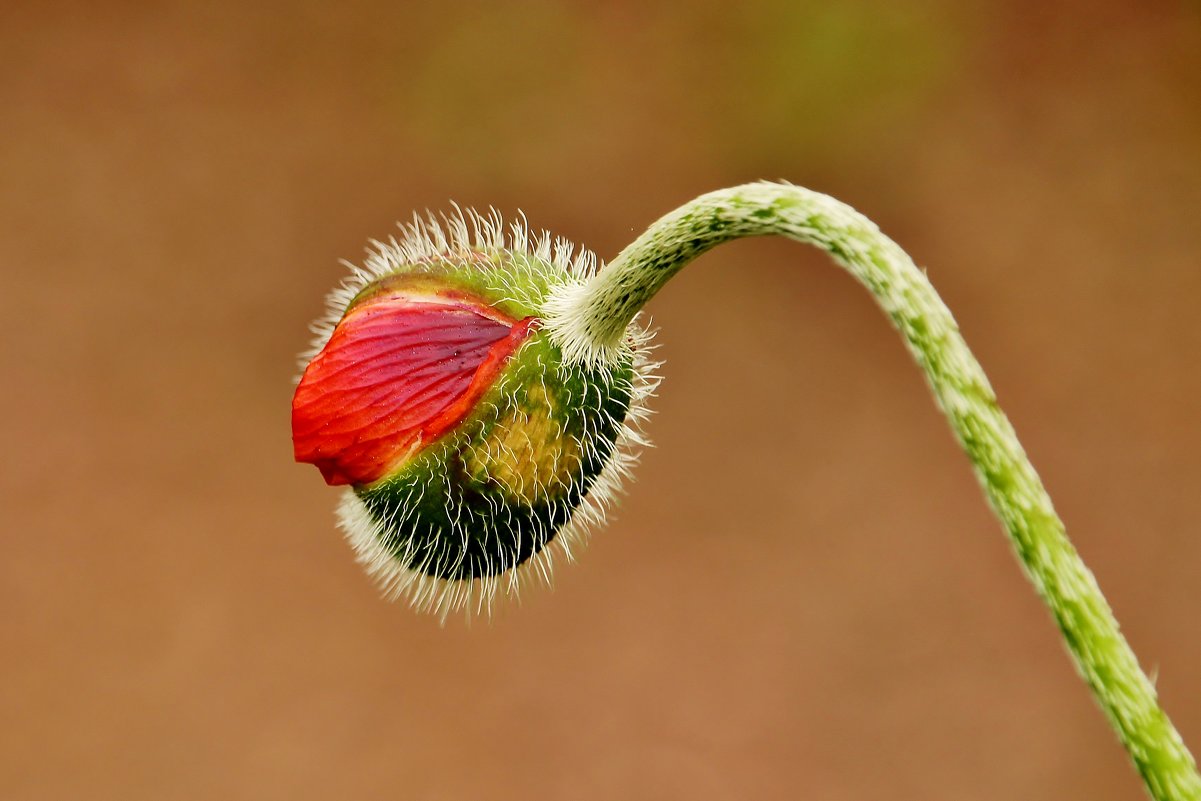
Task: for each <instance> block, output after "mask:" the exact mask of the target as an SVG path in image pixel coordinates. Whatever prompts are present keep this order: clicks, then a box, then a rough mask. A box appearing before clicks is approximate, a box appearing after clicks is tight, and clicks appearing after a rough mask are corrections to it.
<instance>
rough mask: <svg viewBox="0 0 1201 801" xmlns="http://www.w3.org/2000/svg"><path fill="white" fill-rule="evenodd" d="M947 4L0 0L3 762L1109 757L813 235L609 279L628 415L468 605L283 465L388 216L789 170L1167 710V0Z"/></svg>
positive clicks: (1185, 188) (315, 765)
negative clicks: (928, 354)
mask: <svg viewBox="0 0 1201 801" xmlns="http://www.w3.org/2000/svg"><path fill="white" fill-rule="evenodd" d="M969 5H970V8H968V7H964V6H963V4H959V3H953V2H950V0H917V1H916V2H905V3H896V2H888V0H851V1H850V2H832V3H829V2H828V3H817V2H809V0H802V1H801V2H797V0H754V1H752V2H746V3H729V2H724V1H723V2H718V1H717V0H705V2H682V1H681V2H676V3H649V4H645V3H638V2H612V3H604V2H595V0H594V1H593V2H576V3H569V2H562V3H542V2H519V3H512V4H492V3H485V2H471V1H469V0H460V2H456V3H453V4H450V3H447V4H409V3H404V2H399V3H397V2H393V3H385V2H371V1H369V0H365V1H364V2H348V3H342V4H321V3H315V2H301V3H295V4H277V3H262V4H254V3H240V2H233V0H219V1H218V2H213V3H195V4H159V5H156V6H154V7H151V6H150V5H149V4H146V5H141V4H132V3H130V4H122V3H111V2H96V3H78V4H58V3H41V4H21V3H16V4H13V3H6V4H5V5H4V8H3V11H0V101H2V109H0V186H2V189H0V264H2V269H3V281H2V283H0V293H2V297H3V300H4V311H3V314H2V315H0V335H2V337H3V345H2V346H0V359H2V364H0V367H2V373H3V376H4V378H3V384H4V389H3V391H2V392H0V437H2V442H3V445H4V449H5V457H4V459H3V461H2V462H0V479H2V483H0V522H2V526H3V539H2V540H0V542H2V544H0V605H2V609H3V614H2V617H0V649H2V651H3V654H4V655H3V657H0V660H2V661H0V798H5V799H10V798H11V799H75V798H88V799H121V800H122V801H133V799H213V798H222V799H341V798H347V799H419V800H422V801H424V800H425V799H429V800H431V801H433V800H435V799H437V800H440V801H441V800H445V801H453V800H457V799H496V800H498V801H505V800H507V799H513V800H514V801H518V800H521V801H525V800H527V799H612V798H631V799H668V798H689V799H698V800H699V799H730V798H752V799H797V798H804V799H835V800H837V799H868V798H880V797H890V798H922V799H952V798H954V799H960V798H973V799H1015V798H1020V799H1063V798H1081V799H1083V798H1088V799H1097V800H1103V799H1138V798H1142V797H1143V794H1142V790H1141V788H1140V784H1139V781H1138V779H1137V778H1136V776H1135V773H1134V771H1133V770H1132V769H1131V768H1130V766H1129V765H1128V764H1127V761H1126V758H1125V756H1124V754H1123V753H1122V751H1121V750H1120V748H1119V747H1118V745H1117V744H1116V740H1115V738H1114V736H1113V735H1112V734H1111V733H1110V731H1109V729H1108V728H1107V725H1106V723H1105V721H1104V720H1103V718H1102V716H1101V714H1100V712H1099V711H1098V710H1097V709H1096V708H1095V707H1094V705H1093V702H1092V701H1091V699H1090V698H1089V697H1088V696H1087V694H1086V692H1085V690H1084V688H1083V685H1082V684H1081V683H1080V682H1079V681H1078V680H1077V678H1076V676H1075V675H1074V673H1073V671H1072V668H1071V666H1070V664H1069V661H1068V659H1067V657H1066V656H1065V653H1064V651H1063V649H1062V647H1061V645H1060V642H1059V638H1058V635H1057V633H1056V630H1055V628H1054V626H1053V625H1052V624H1051V622H1050V620H1049V618H1048V615H1047V614H1046V612H1045V611H1044V610H1043V609H1042V608H1041V607H1040V606H1039V604H1038V602H1037V601H1036V600H1035V598H1034V595H1033V593H1032V591H1031V589H1030V587H1029V586H1028V585H1027V583H1026V582H1025V580H1024V579H1023V578H1022V576H1021V574H1020V572H1019V570H1018V568H1017V566H1016V564H1015V561H1014V559H1013V557H1012V556H1011V554H1010V551H1009V548H1008V545H1007V543H1006V540H1005V538H1004V537H1003V535H1002V533H1001V531H1000V530H999V527H998V525H997V524H996V523H995V522H994V520H993V519H992V518H991V517H990V514H989V512H988V510H987V509H986V507H985V504H984V502H983V500H982V499H981V497H980V494H979V492H978V490H977V488H976V485H975V482H974V479H973V477H972V475H971V473H970V471H969V469H968V466H967V464H966V461H965V459H964V458H963V456H962V455H961V454H960V453H959V452H958V450H957V449H956V447H955V445H954V444H953V442H952V439H951V437H950V435H949V433H948V431H947V430H946V427H945V424H944V423H943V421H942V420H941V418H940V417H939V416H938V415H937V413H936V412H935V409H934V406H933V404H932V402H931V400H930V398H929V396H928V393H927V390H926V388H925V386H924V384H923V382H922V380H921V378H920V376H919V374H918V372H917V370H916V369H915V368H914V367H913V365H912V364H911V363H910V361H909V359H908V357H907V356H906V354H905V352H904V350H903V348H902V347H901V345H900V342H899V339H898V338H897V336H896V335H895V333H894V332H893V331H891V330H890V328H889V326H888V325H887V323H886V322H885V320H884V319H883V317H882V316H881V315H880V313H879V312H878V311H877V310H876V309H875V308H874V306H873V304H872V303H871V302H870V300H869V299H868V297H867V296H866V294H865V293H864V292H863V291H862V290H861V289H860V288H859V287H857V286H856V285H854V284H853V282H852V281H851V280H850V279H849V278H848V277H846V276H845V275H844V274H842V273H841V272H839V271H838V270H835V269H832V268H831V267H830V266H829V264H828V263H827V262H826V260H825V259H824V257H822V256H821V255H820V254H817V253H816V252H811V251H809V250H806V249H803V248H800V247H798V246H795V245H792V244H790V243H783V242H773V241H757V242H746V243H737V244H734V245H731V246H729V247H726V248H723V249H721V250H720V251H718V252H716V253H714V254H712V255H709V256H706V257H705V258H704V259H703V260H701V261H700V262H699V263H698V264H697V265H696V266H695V267H693V268H691V269H690V270H689V271H686V272H685V273H684V274H683V275H682V276H681V277H680V278H679V279H677V280H676V281H675V282H674V283H673V284H672V286H670V287H669V289H668V290H667V291H665V292H664V293H663V294H662V295H661V296H660V297H659V298H657V299H656V300H655V302H654V303H653V304H652V314H653V316H654V320H655V322H656V323H657V324H658V325H659V326H660V327H661V329H662V333H661V335H660V340H659V341H660V343H661V345H662V350H661V354H662V355H663V356H664V357H665V358H666V359H667V361H668V365H667V367H666V370H665V372H666V376H667V379H666V381H665V383H664V385H663V388H662V391H661V396H660V398H659V399H658V402H657V404H656V406H657V409H658V412H659V414H658V416H657V417H656V418H655V419H654V421H653V422H652V425H651V434H652V436H653V437H654V439H655V440H656V442H657V444H658V446H659V447H658V448H657V449H655V450H654V451H652V452H650V453H648V454H647V455H646V457H645V460H644V463H643V465H642V467H641V469H640V471H639V480H638V482H637V484H636V485H635V486H634V487H633V488H632V491H631V492H630V494H629V496H628V499H627V500H626V502H625V503H624V505H623V507H622V509H621V511H620V514H619V516H618V517H617V519H615V520H614V521H613V522H612V523H611V525H610V526H609V527H608V528H607V529H605V530H604V531H603V532H601V533H600V534H599V535H598V536H597V537H596V538H595V539H594V541H593V543H592V545H591V547H590V548H589V549H588V550H587V552H586V553H585V554H584V558H582V559H581V560H580V561H579V563H577V564H575V565H570V566H564V567H563V568H562V569H561V570H560V571H559V574H558V582H557V587H556V588H555V590H554V591H553V592H547V591H540V592H532V593H530V594H529V596H528V597H527V598H526V599H525V601H524V603H523V605H522V606H521V607H519V608H505V609H503V610H502V611H501V613H500V614H499V616H498V618H497V619H496V620H495V621H494V622H493V623H492V624H490V625H489V624H480V623H476V624H473V625H472V626H470V627H468V626H465V625H464V624H463V623H462V621H460V620H457V619H456V620H452V621H451V622H450V623H449V624H448V625H447V626H446V628H445V629H442V628H439V626H438V624H437V622H436V621H435V620H434V619H431V618H427V617H421V616H417V615H415V614H413V613H411V612H410V611H409V610H408V609H407V608H406V607H404V606H400V605H389V604H386V603H384V602H382V601H380V600H379V599H378V597H377V595H376V593H375V591H374V589H373V588H372V586H371V585H370V584H369V582H368V581H367V580H366V579H365V577H364V576H363V575H362V574H361V573H360V571H359V569H358V567H357V566H356V565H355V564H354V562H353V560H352V557H351V553H350V551H349V549H348V547H347V546H346V545H345V544H344V543H343V542H342V541H341V539H340V538H339V535H338V533H337V532H336V531H335V529H334V525H333V516H332V507H333V504H334V501H335V498H336V493H335V492H333V491H331V490H329V489H328V488H326V487H325V486H324V485H323V484H322V482H321V480H320V478H319V476H318V475H317V473H316V471H315V470H313V469H311V468H309V467H307V466H297V465H294V464H292V462H291V445H290V440H289V424H288V414H289V412H288V405H289V400H290V394H291V391H292V384H291V379H292V375H293V373H294V369H295V368H294V354H295V353H296V352H297V351H298V350H300V349H301V348H302V347H303V346H304V344H305V343H306V342H307V340H308V333H307V331H306V325H307V323H308V321H309V320H310V318H312V317H314V316H315V315H316V314H317V313H318V312H319V310H320V309H321V303H322V297H323V295H324V293H325V291H326V290H327V289H328V288H329V287H330V286H331V285H332V284H333V283H335V282H336V281H338V280H339V278H340V277H341V275H342V272H343V270H342V268H341V267H340V266H338V264H337V260H338V259H339V258H342V257H348V258H352V259H354V258H358V256H359V255H360V254H361V252H362V247H363V246H364V244H365V242H366V239H367V238H368V237H380V236H387V235H388V234H389V233H390V232H391V231H392V230H393V229H392V225H393V222H394V221H395V220H396V219H397V218H403V217H407V216H408V215H409V214H410V213H411V211H412V210H414V209H424V208H435V209H441V208H445V207H446V206H447V204H448V202H449V201H450V200H452V199H453V200H457V201H459V202H460V203H463V204H465V205H479V206H484V207H487V206H488V205H495V206H497V207H498V208H500V209H501V210H503V211H504V212H506V213H507V214H513V213H515V212H516V210H517V209H519V208H520V209H524V210H525V212H526V213H527V214H528V215H529V218H530V220H531V221H532V222H533V223H534V224H535V225H536V226H538V227H546V228H550V229H552V230H554V231H555V232H556V233H559V234H561V235H564V236H567V237H569V238H572V239H574V240H576V241H581V242H583V243H585V244H587V245H588V246H590V247H592V248H594V249H595V250H596V251H597V252H598V253H599V254H600V255H601V256H602V257H611V256H612V255H613V254H614V253H616V252H617V250H618V249H620V247H621V246H622V245H624V244H625V243H626V242H628V241H629V240H630V239H631V238H632V237H633V236H634V235H635V234H636V233H638V232H639V231H641V230H642V228H643V227H644V226H645V225H646V224H648V223H649V222H650V221H651V220H652V219H653V218H655V217H657V216H658V215H659V214H661V213H663V212H665V211H667V210H669V209H670V208H672V207H674V206H676V205H677V204H679V203H681V202H683V201H684V200H686V199H688V198H690V197H692V196H694V195H696V194H699V193H701V192H703V191H707V190H710V189H714V188H717V187H720V186H724V185H731V184H735V183H739V182H743V181H747V180H753V179H758V178H782V179H788V180H790V181H793V182H796V183H800V184H804V185H807V186H810V187H812V188H815V189H819V190H823V191H826V192H829V193H832V194H834V195H836V196H838V197H840V198H842V199H844V200H846V201H848V202H850V203H852V204H854V205H856V206H857V207H858V208H860V209H861V210H862V211H864V212H865V213H867V214H868V215H869V216H872V217H873V218H874V219H876V220H877V221H878V222H879V223H880V224H881V226H882V227H883V228H884V229H885V231H887V232H889V233H890V234H891V235H892V236H893V237H894V238H896V239H897V240H899V241H900V242H901V243H902V244H903V245H904V246H905V247H906V248H907V249H908V250H909V251H910V252H911V253H912V254H913V255H914V257H915V258H916V259H917V260H918V261H919V262H920V263H922V264H924V265H927V266H928V268H929V271H930V275H931V277H932V278H933V280H934V282H935V284H936V286H938V287H939V289H940V290H941V292H942V293H943V295H944V297H945V299H946V300H947V302H948V304H949V305H950V306H951V308H952V309H953V310H955V312H956V315H957V317H958V318H959V320H960V323H961V324H962V327H963V329H964V332H965V334H966V336H967V338H968V340H969V342H971V343H972V344H973V347H974V348H975V349H976V352H977V355H978V356H979V357H980V359H981V361H982V362H983V364H984V365H985V367H986V368H987V369H988V371H989V373H990V375H991V377H992V380H993V383H994V385H995V386H996V388H997V390H998V392H999V394H1000V397H1001V400H1002V402H1003V404H1004V405H1005V407H1006V408H1007V409H1008V411H1009V413H1010V415H1011V417H1012V418H1013V420H1014V423H1015V425H1016V426H1017V428H1018V431H1019V433H1021V435H1022V436H1023V439H1024V442H1025V444H1026V447H1027V449H1028V450H1029V451H1030V453H1031V455H1032V457H1033V459H1034V461H1035V463H1036V465H1038V467H1039V469H1040V471H1041V472H1042V474H1043V475H1044V477H1045V479H1046V481H1047V484H1048V486H1049V489H1050V490H1051V493H1052V495H1053V496H1054V497H1055V498H1056V502H1057V504H1058V506H1059V509H1060V511H1061V512H1062V514H1063V516H1064V517H1065V519H1066V521H1067V523H1068V527H1069V530H1070V531H1071V532H1072V533H1073V534H1074V537H1075V540H1076V543H1077V545H1078V547H1079V548H1080V550H1081V551H1082V552H1083V554H1084V556H1085V557H1086V559H1087V560H1088V561H1089V563H1090V565H1091V566H1092V567H1093V569H1094V570H1095V571H1096V573H1097V575H1098V577H1099V580H1100V582H1101V585H1102V587H1103V588H1104V589H1105V590H1106V592H1107V593H1108V595H1109V598H1110V600H1111V602H1112V603H1113V605H1114V606H1115V608H1116V610H1117V613H1118V616H1119V618H1120V619H1121V620H1122V621H1123V624H1124V626H1125V630H1126V632H1127V633H1128V635H1129V637H1130V639H1131V640H1132V642H1133V644H1134V646H1135V648H1136V650H1137V651H1138V653H1139V654H1140V657H1141V658H1142V660H1143V661H1144V663H1145V664H1146V666H1147V667H1148V668H1149V669H1153V670H1155V669H1157V670H1158V671H1159V679H1158V686H1159V688H1160V690H1161V692H1162V696H1163V699H1164V702H1165V704H1166V706H1167V708H1168V710H1169V711H1170V713H1171V714H1172V715H1173V716H1174V718H1175V721H1176V722H1177V724H1178V726H1179V727H1180V729H1181V730H1182V732H1183V734H1184V735H1185V737H1186V739H1187V740H1190V741H1191V743H1192V745H1193V747H1194V749H1196V748H1198V747H1201V637H1199V636H1198V634H1199V633H1201V624H1199V622H1198V618H1199V616H1201V580H1199V579H1201V492H1199V491H1198V485H1199V484H1201V459H1198V450H1199V449H1201V421H1199V419H1198V414H1197V400H1196V399H1197V396H1198V393H1199V391H1201V371H1199V370H1198V364H1201V318H1199V317H1198V315H1197V311H1196V309H1197V304H1198V302H1199V301H1201V222H1199V215H1198V212H1199V209H1201V8H1199V7H1198V5H1196V4H1195V3H1194V4H1187V3H1180V2H1162V3H1161V2H1154V1H1152V2H1142V1H1141V0H1129V2H1124V3H1106V2H1100V3H1098V2H1083V1H1081V2H1053V3H1050V4H1047V3H1041V2H1033V1H1030V2H1016V3H1014V2H1001V0H994V2H981V3H976V4H969Z"/></svg>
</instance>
